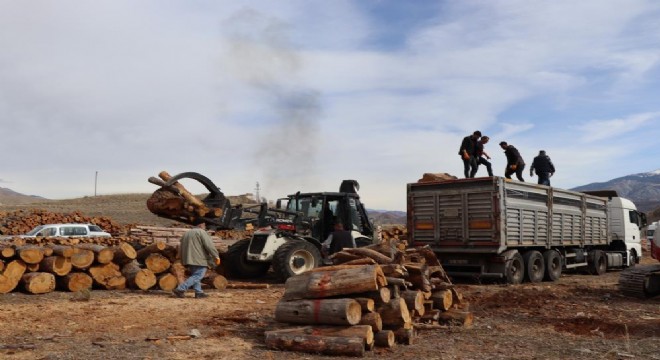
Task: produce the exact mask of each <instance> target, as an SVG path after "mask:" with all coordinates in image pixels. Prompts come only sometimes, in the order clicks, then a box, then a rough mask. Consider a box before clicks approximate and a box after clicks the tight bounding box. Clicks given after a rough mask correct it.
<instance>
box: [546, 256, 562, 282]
mask: <svg viewBox="0 0 660 360" xmlns="http://www.w3.org/2000/svg"><path fill="white" fill-rule="evenodd" d="M543 259H544V260H545V277H544V279H545V280H546V281H557V280H559V278H560V277H561V270H562V263H561V255H559V253H558V252H557V251H555V250H547V251H546V252H544V253H543Z"/></svg>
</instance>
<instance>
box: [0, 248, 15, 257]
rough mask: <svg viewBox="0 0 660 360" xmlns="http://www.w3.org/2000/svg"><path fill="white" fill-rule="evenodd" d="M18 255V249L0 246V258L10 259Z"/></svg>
mask: <svg viewBox="0 0 660 360" xmlns="http://www.w3.org/2000/svg"><path fill="white" fill-rule="evenodd" d="M15 254H16V249H14V246H12V245H0V256H1V257H3V258H5V259H9V258H10V257H13V256H14V255H15Z"/></svg>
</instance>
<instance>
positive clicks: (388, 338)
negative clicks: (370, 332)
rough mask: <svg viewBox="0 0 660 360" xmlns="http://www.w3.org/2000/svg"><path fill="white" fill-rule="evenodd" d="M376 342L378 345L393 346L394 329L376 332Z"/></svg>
mask: <svg viewBox="0 0 660 360" xmlns="http://www.w3.org/2000/svg"><path fill="white" fill-rule="evenodd" d="M374 342H375V343H376V346H378V347H386V348H391V347H393V346H394V344H395V338H394V331H392V330H382V331H379V332H377V333H375V334H374Z"/></svg>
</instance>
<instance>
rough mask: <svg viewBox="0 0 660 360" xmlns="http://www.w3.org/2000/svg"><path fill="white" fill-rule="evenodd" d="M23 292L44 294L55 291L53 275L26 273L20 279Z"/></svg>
mask: <svg viewBox="0 0 660 360" xmlns="http://www.w3.org/2000/svg"><path fill="white" fill-rule="evenodd" d="M21 281H22V282H23V287H24V288H25V291H27V292H29V293H31V294H45V293H49V292H51V291H53V290H55V275H53V274H51V273H45V272H34V273H27V274H25V275H23V277H22V278H21Z"/></svg>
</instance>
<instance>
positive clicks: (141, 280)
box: [121, 261, 157, 290]
mask: <svg viewBox="0 0 660 360" xmlns="http://www.w3.org/2000/svg"><path fill="white" fill-rule="evenodd" d="M121 274H122V275H123V276H124V277H125V278H126V285H128V287H129V288H131V289H141V290H149V289H150V288H152V287H153V286H154V285H156V281H157V280H156V275H154V273H153V272H152V271H151V270H149V269H141V268H140V265H139V264H138V262H137V261H131V262H129V263H128V264H126V265H124V266H123V267H122V269H121Z"/></svg>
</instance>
